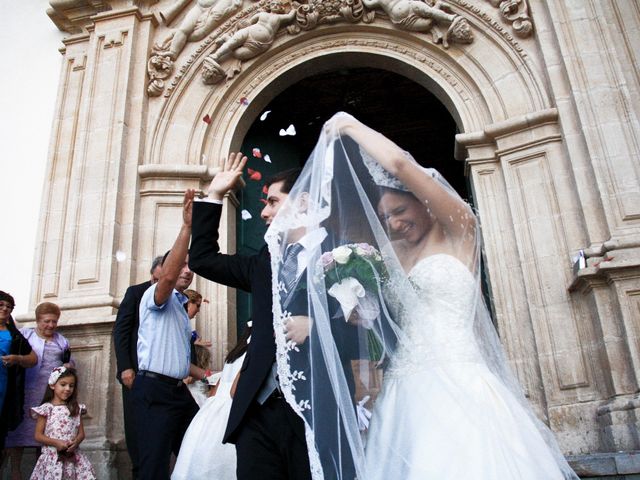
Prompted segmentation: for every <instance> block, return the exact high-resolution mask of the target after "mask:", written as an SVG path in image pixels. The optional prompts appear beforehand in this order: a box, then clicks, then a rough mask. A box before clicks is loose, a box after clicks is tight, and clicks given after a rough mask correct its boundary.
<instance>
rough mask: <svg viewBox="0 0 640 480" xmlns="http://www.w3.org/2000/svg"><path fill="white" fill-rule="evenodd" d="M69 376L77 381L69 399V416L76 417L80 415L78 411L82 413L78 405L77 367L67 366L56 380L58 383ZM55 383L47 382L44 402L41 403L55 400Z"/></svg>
mask: <svg viewBox="0 0 640 480" xmlns="http://www.w3.org/2000/svg"><path fill="white" fill-rule="evenodd" d="M67 377H73V379H74V380H75V382H76V384H75V387H74V388H73V393H72V394H71V396H70V397H69V398H68V399H67V408H68V409H69V416H71V417H75V416H76V415H78V413H80V405H78V373H77V372H76V369H75V368H67V369H66V370H65V371H64V372H62V373H61V374H60V376H59V377H58V379H57V380H56V383H58V382H59V381H60V380H62V379H63V378H67ZM54 385H55V384H54ZM54 385H49V384H47V388H46V390H45V391H44V396H43V397H42V402H40V405H43V404H45V403H48V402H50V401H51V400H53V388H52V387H53V386H54Z"/></svg>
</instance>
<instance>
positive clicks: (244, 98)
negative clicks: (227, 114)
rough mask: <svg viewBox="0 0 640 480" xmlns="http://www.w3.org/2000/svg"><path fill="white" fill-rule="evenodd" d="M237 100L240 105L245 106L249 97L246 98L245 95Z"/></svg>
mask: <svg viewBox="0 0 640 480" xmlns="http://www.w3.org/2000/svg"><path fill="white" fill-rule="evenodd" d="M239 102H240V103H241V104H242V105H245V106H246V105H249V99H248V98H247V97H242V98H241V99H240V100H239Z"/></svg>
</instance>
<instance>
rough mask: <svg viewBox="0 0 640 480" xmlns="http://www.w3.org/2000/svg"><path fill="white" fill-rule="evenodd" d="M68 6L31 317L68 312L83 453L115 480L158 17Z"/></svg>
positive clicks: (57, 8) (61, 13) (61, 19)
mask: <svg viewBox="0 0 640 480" xmlns="http://www.w3.org/2000/svg"><path fill="white" fill-rule="evenodd" d="M70 3H74V2H60V1H57V2H52V6H53V7H54V10H53V12H50V15H52V18H54V21H56V20H57V22H56V23H60V24H64V26H65V28H66V29H67V31H71V32H74V31H76V30H77V31H80V32H81V33H78V34H76V35H72V36H70V37H68V38H66V39H65V40H64V44H65V47H64V48H63V49H62V53H63V59H64V60H63V68H62V73H61V78H60V87H59V93H58V103H57V107H56V113H55V117H54V125H53V134H52V137H51V144H50V151H49V161H48V167H47V176H46V178H47V181H46V184H45V189H44V194H43V201H42V208H41V218H40V223H39V232H38V239H39V243H38V245H37V250H36V256H35V268H34V272H35V275H34V280H33V288H32V294H31V308H34V307H35V305H36V304H38V303H39V302H41V301H43V300H49V301H53V302H55V303H57V304H58V305H59V306H60V307H61V309H62V316H61V321H60V329H61V331H62V333H63V334H64V335H65V336H67V337H68V338H69V340H70V342H71V349H72V352H73V355H74V356H75V358H76V363H77V367H78V372H79V385H80V388H79V399H80V400H81V401H82V402H84V403H86V404H87V407H88V412H89V413H88V415H87V417H86V419H85V431H86V433H87V439H86V440H85V442H83V449H84V450H85V451H87V452H88V453H89V455H90V456H91V459H92V462H93V463H94V465H95V466H96V470H97V474H98V478H109V476H110V475H111V473H112V472H114V471H115V470H114V469H115V464H116V463H117V462H116V452H115V450H116V446H117V445H118V444H120V448H123V433H122V425H121V414H120V411H121V405H120V386H119V385H118V384H117V382H115V381H114V378H115V356H114V355H113V348H112V342H111V328H112V325H113V320H114V318H115V312H116V310H115V307H117V306H118V304H119V301H120V298H121V297H122V294H123V293H124V290H125V289H126V288H127V287H128V286H129V285H130V284H131V283H136V282H137V281H142V280H143V279H144V278H136V275H135V272H136V270H135V267H136V262H135V256H134V255H132V254H133V253H135V249H134V246H135V243H136V239H137V236H136V234H135V229H134V225H135V222H136V221H137V218H136V215H137V203H138V198H139V197H138V174H137V166H138V163H140V161H141V158H140V157H141V155H142V152H143V151H144V123H145V122H144V118H145V117H146V110H147V97H146V95H145V64H144V62H140V60H139V59H140V58H145V55H146V52H147V51H148V48H149V42H150V38H151V32H152V29H153V27H154V17H152V16H151V15H147V14H143V13H142V12H141V11H140V10H139V9H138V8H137V7H128V8H120V9H111V10H108V8H107V6H106V5H104V4H103V5H102V7H103V8H100V9H98V11H99V10H106V11H102V12H98V11H97V10H96V8H97V7H96V8H94V7H95V5H93V6H91V5H88V4H85V2H82V1H80V0H78V1H76V2H75V3H76V4H78V5H76V6H77V7H78V8H76V9H69V10H67V9H66V8H67V7H69V4H70ZM98 3H100V2H94V4H98ZM80 4H81V5H80ZM72 6H73V5H72ZM74 15H75V16H74ZM116 253H118V255H116ZM132 257H133V258H132ZM123 258H124V259H125V260H126V261H118V260H122V259H123ZM145 267H146V268H147V269H148V266H145ZM30 319H32V316H31V315H27V316H26V318H23V319H21V320H22V321H25V320H30Z"/></svg>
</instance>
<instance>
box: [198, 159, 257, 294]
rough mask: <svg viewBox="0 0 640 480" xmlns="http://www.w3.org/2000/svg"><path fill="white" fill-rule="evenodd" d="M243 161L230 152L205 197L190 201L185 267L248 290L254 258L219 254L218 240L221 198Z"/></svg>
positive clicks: (241, 166)
mask: <svg viewBox="0 0 640 480" xmlns="http://www.w3.org/2000/svg"><path fill="white" fill-rule="evenodd" d="M246 161H247V157H244V156H243V155H242V154H240V153H238V154H231V155H230V156H229V161H228V162H223V167H222V170H221V171H220V172H219V173H217V174H216V176H215V177H214V178H213V180H212V182H211V185H210V186H209V189H208V195H209V198H208V201H196V202H194V205H193V220H192V237H191V247H190V249H189V268H190V269H191V270H192V271H193V272H195V273H197V274H198V275H200V276H201V277H204V278H206V279H208V280H212V281H214V282H217V283H221V284H223V285H227V286H229V287H233V288H240V289H242V290H246V291H251V282H250V279H251V273H252V271H253V268H254V267H255V258H254V257H247V256H243V255H226V254H222V253H220V244H219V237H220V234H219V227H220V218H221V216H222V201H223V198H224V196H225V195H226V194H227V192H229V191H230V190H231V189H233V188H234V187H235V186H236V184H237V183H238V181H239V179H240V176H241V175H242V169H243V168H244V165H245V164H246Z"/></svg>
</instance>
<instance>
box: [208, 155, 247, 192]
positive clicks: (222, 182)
mask: <svg viewBox="0 0 640 480" xmlns="http://www.w3.org/2000/svg"><path fill="white" fill-rule="evenodd" d="M246 164H247V157H245V156H244V155H242V153H240V152H238V153H231V154H230V155H229V159H228V160H223V161H222V170H221V171H220V172H218V173H217V174H216V176H215V177H213V180H212V181H211V184H210V185H209V190H208V192H207V193H208V195H209V197H210V198H212V199H213V200H222V199H223V198H224V196H225V194H226V193H227V192H228V191H229V190H231V189H232V188H234V187H235V186H236V184H237V183H238V180H240V177H241V176H242V169H243V168H244V166H245V165H246Z"/></svg>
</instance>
